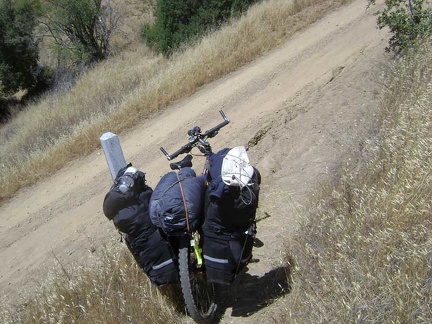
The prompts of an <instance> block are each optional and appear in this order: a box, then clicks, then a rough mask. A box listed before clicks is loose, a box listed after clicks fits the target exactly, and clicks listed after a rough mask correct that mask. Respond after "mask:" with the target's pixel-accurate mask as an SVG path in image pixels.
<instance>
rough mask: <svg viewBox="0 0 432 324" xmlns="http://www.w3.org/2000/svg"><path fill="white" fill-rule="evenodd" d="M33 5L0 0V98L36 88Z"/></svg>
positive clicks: (36, 51)
mask: <svg viewBox="0 0 432 324" xmlns="http://www.w3.org/2000/svg"><path fill="white" fill-rule="evenodd" d="M35 26H36V17H35V3H33V2H31V1H12V0H0V94H1V93H2V94H3V96H7V95H10V94H13V93H15V92H17V91H18V90H19V89H29V88H32V87H33V86H35V85H36V83H37V77H38V73H39V72H40V68H39V66H38V59H39V51H38V45H37V41H36V40H35V38H34V36H33V30H34V28H35Z"/></svg>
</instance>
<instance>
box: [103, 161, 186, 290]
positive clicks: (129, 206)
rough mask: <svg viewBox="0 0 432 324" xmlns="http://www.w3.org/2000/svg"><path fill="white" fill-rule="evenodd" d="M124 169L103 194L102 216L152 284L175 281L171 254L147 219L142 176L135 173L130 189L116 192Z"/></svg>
mask: <svg viewBox="0 0 432 324" xmlns="http://www.w3.org/2000/svg"><path fill="white" fill-rule="evenodd" d="M125 170H126V168H123V169H122V170H120V171H119V173H118V176H117V178H116V180H115V181H114V185H113V186H112V188H111V189H110V191H109V192H108V193H107V194H106V195H105V199H104V202H103V211H104V214H105V216H106V217H107V218H108V219H110V220H112V221H113V222H114V225H115V227H116V228H117V229H118V230H119V231H120V232H122V233H125V234H126V240H125V241H126V245H127V246H128V248H129V250H130V252H131V253H132V254H133V256H134V257H135V260H136V261H137V263H138V265H139V266H140V267H141V269H142V270H143V271H144V272H145V273H146V274H147V276H148V277H149V278H150V280H151V281H152V282H153V283H154V284H156V285H158V286H160V285H164V284H167V283H171V282H177V281H178V279H179V278H178V272H177V269H176V265H175V258H174V253H173V252H172V250H171V248H170V246H169V244H168V243H167V242H166V241H165V240H164V238H163V237H162V235H161V233H160V231H159V229H158V228H157V227H156V226H155V225H154V224H153V223H152V222H151V220H150V216H149V201H150V197H151V195H152V192H153V190H152V188H150V187H149V186H147V185H145V178H144V173H142V172H140V171H136V172H135V174H134V182H133V186H132V187H131V188H130V190H127V191H125V192H122V191H121V190H120V189H119V186H120V184H121V179H120V178H121V177H122V176H123V174H124V173H125Z"/></svg>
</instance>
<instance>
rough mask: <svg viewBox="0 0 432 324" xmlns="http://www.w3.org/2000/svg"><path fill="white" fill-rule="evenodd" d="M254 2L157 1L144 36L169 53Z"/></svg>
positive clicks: (218, 0) (223, 0) (232, 0)
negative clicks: (153, 14)
mask: <svg viewBox="0 0 432 324" xmlns="http://www.w3.org/2000/svg"><path fill="white" fill-rule="evenodd" d="M254 2H256V0H184V1H177V0H158V1H157V4H156V13H155V15H156V22H155V24H154V25H153V26H145V27H144V29H143V36H144V38H145V39H146V40H147V43H148V45H150V46H151V47H153V48H154V49H156V50H157V51H159V52H162V53H164V54H170V53H171V52H172V51H173V50H174V49H176V48H178V47H179V46H180V45H181V44H183V43H184V42H187V41H191V40H193V39H195V38H196V37H197V36H199V35H200V34H202V33H204V32H205V31H207V30H208V29H209V28H212V27H215V26H216V27H217V26H218V25H220V24H221V23H222V22H224V21H225V20H227V19H228V18H230V17H233V16H236V15H239V14H241V13H242V12H243V11H244V10H246V9H247V8H248V7H249V6H250V5H251V4H252V3H254Z"/></svg>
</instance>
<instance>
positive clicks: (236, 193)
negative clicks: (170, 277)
mask: <svg viewBox="0 0 432 324" xmlns="http://www.w3.org/2000/svg"><path fill="white" fill-rule="evenodd" d="M228 151H229V149H224V150H222V151H220V152H218V153H217V154H214V155H213V156H211V158H210V169H209V173H210V178H211V182H210V184H209V186H208V188H207V191H206V195H205V219H204V223H203V226H202V234H203V255H204V264H205V267H206V273H207V279H208V281H209V282H216V283H221V284H230V283H232V282H233V281H234V278H235V275H236V274H237V273H238V272H239V271H240V270H242V269H243V268H244V267H245V266H246V265H247V263H248V262H249V261H250V259H251V258H252V247H253V240H254V236H255V233H256V225H255V215H256V209H257V207H258V201H259V185H260V183H261V176H260V173H259V171H258V170H257V169H256V168H253V170H254V172H253V176H252V178H251V179H250V181H249V183H247V184H245V185H244V186H228V185H227V184H225V183H224V182H223V181H222V178H221V166H222V159H223V158H224V157H225V155H226V154H227V153H228Z"/></svg>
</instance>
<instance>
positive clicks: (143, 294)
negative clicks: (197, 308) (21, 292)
mask: <svg viewBox="0 0 432 324" xmlns="http://www.w3.org/2000/svg"><path fill="white" fill-rule="evenodd" d="M48 284H49V285H48ZM46 285H48V286H49V287H50V288H49V289H46V288H45V289H43V290H40V291H38V292H37V294H36V296H34V299H33V300H32V301H30V302H29V303H27V304H25V305H21V306H18V307H17V308H15V309H10V308H9V309H7V310H3V312H2V313H1V314H0V319H1V322H2V323H5V324H6V323H103V324H111V323H112V324H116V323H179V322H180V320H181V318H182V317H181V315H180V313H178V312H177V311H176V310H175V307H174V306H175V305H173V303H172V302H171V301H170V300H169V299H167V297H166V296H165V295H164V294H162V293H161V292H160V290H158V289H157V288H155V287H152V286H151V285H150V284H149V282H148V281H147V279H146V276H145V275H144V274H143V273H142V272H141V270H139V268H138V267H137V266H136V264H135V262H134V260H133V259H132V257H131V254H130V253H129V252H126V251H125V250H117V251H113V250H110V251H108V250H105V253H104V255H102V256H101V258H100V259H99V262H98V265H97V266H92V267H91V268H88V269H85V268H82V267H76V268H71V269H65V268H62V271H60V272H59V273H57V274H54V275H53V276H52V278H50V281H49V282H47V283H46Z"/></svg>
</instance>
